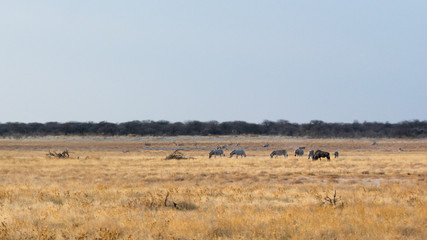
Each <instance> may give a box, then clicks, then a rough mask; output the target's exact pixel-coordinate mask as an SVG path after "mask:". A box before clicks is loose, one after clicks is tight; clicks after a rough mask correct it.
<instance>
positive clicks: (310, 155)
mask: <svg viewBox="0 0 427 240" xmlns="http://www.w3.org/2000/svg"><path fill="white" fill-rule="evenodd" d="M313 155H314V150H310V152H308V159H310V158H313Z"/></svg>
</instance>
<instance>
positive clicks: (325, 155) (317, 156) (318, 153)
mask: <svg viewBox="0 0 427 240" xmlns="http://www.w3.org/2000/svg"><path fill="white" fill-rule="evenodd" d="M322 158H327V159H328V160H331V157H330V156H329V153H328V152H324V151H321V150H317V151H316V152H315V153H314V155H313V161H314V160H317V159H319V160H322Z"/></svg>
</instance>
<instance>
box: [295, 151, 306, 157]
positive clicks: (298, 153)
mask: <svg viewBox="0 0 427 240" xmlns="http://www.w3.org/2000/svg"><path fill="white" fill-rule="evenodd" d="M302 155H304V150H302V149H297V150H295V157H296V156H302Z"/></svg>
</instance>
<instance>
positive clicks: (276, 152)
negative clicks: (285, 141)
mask: <svg viewBox="0 0 427 240" xmlns="http://www.w3.org/2000/svg"><path fill="white" fill-rule="evenodd" d="M274 155H276V158H277V156H279V155H283V156H284V157H288V152H287V151H286V150H284V149H283V150H276V151H273V152H271V154H270V157H271V158H273V156H274Z"/></svg>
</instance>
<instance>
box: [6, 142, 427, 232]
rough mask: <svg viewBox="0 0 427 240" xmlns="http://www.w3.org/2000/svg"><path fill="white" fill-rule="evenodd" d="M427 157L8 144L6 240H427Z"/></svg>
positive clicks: (293, 145)
mask: <svg viewBox="0 0 427 240" xmlns="http://www.w3.org/2000/svg"><path fill="white" fill-rule="evenodd" d="M224 145H226V146H227V149H226V150H225V153H226V157H219V156H217V157H216V158H215V157H212V158H209V157H208V153H209V152H210V150H212V149H215V148H216V147H217V146H224ZM299 147H305V150H304V151H305V153H304V155H303V156H294V154H293V153H294V151H295V149H297V148H299ZM176 149H181V150H180V152H181V153H182V155H183V159H171V160H166V157H167V156H168V155H169V154H171V153H173V152H174V151H175V150H176ZM234 149H244V150H245V151H246V154H247V156H246V158H240V157H239V158H237V159H236V158H235V157H233V158H230V157H229V154H230V152H231V151H232V150H234ZM280 149H286V150H287V151H288V154H289V156H288V157H287V158H285V157H283V156H279V157H277V158H275V157H273V158H270V153H271V152H272V151H273V150H280ZM317 149H321V150H323V151H328V152H330V153H331V155H333V153H334V152H335V151H338V152H339V157H338V158H334V157H333V156H332V157H331V160H330V161H327V160H326V159H323V158H322V160H321V161H319V160H317V161H312V160H311V159H308V158H307V153H308V151H309V150H317ZM64 150H68V152H69V157H68V158H58V157H56V156H48V155H47V154H48V153H49V152H58V153H59V152H62V151H64ZM426 154H427V140H426V139H418V140H413V139H309V138H289V137H274V136H273V137H272V136H221V137H217V136H206V137H205V136H203V137H201V136H198V137H190V136H181V137H136V136H128V137H105V138H104V137H73V136H69V137H39V138H20V139H6V138H5V139H0V239H427V207H426V200H427V194H426V191H427V184H426V182H427V179H426V176H427V157H426Z"/></svg>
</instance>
